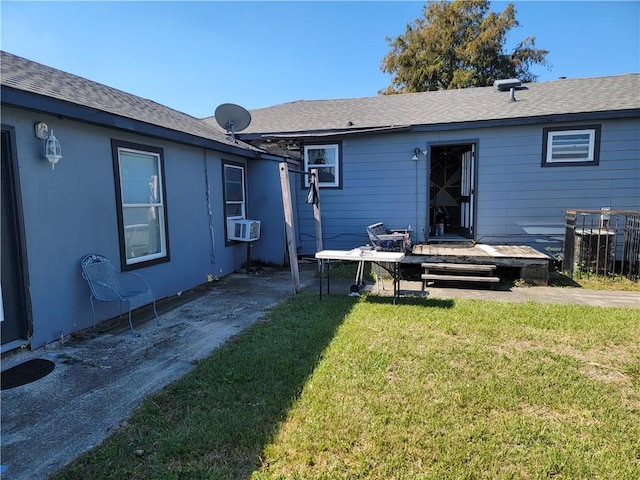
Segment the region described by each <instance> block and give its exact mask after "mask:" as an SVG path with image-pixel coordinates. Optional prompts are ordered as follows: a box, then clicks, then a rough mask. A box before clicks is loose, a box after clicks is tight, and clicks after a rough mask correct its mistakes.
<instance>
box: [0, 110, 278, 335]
mask: <svg viewBox="0 0 640 480" xmlns="http://www.w3.org/2000/svg"><path fill="white" fill-rule="evenodd" d="M39 121H44V122H46V123H48V124H49V126H50V127H53V129H54V130H55V134H56V137H57V138H58V139H59V140H60V143H61V144H62V155H63V156H62V160H61V161H60V163H59V164H58V165H57V166H56V168H55V170H54V171H52V170H51V167H50V165H49V163H48V162H47V161H46V159H44V158H43V156H42V149H43V146H42V145H43V142H42V141H41V140H38V139H37V138H36V137H35V135H34V132H33V125H34V124H35V123H36V122H39ZM2 123H3V124H6V125H10V126H13V127H14V128H15V136H16V146H17V152H15V154H16V156H17V160H18V164H19V169H20V172H19V174H20V182H21V191H22V206H23V215H24V223H25V232H24V233H25V241H26V247H27V262H28V276H29V280H30V289H29V295H30V300H31V308H32V318H33V338H32V340H31V345H32V347H33V348H37V347H39V346H41V345H43V344H45V343H48V342H51V341H53V340H56V339H59V338H60V336H61V335H68V334H70V333H73V332H75V331H78V330H81V329H83V328H86V327H90V326H91V324H92V315H91V307H90V303H89V289H88V286H87V285H86V283H85V282H84V280H83V279H82V277H81V275H80V266H79V265H80V260H81V259H82V258H83V257H84V255H86V254H88V253H92V252H95V253H101V254H104V255H106V256H108V257H110V258H111V259H112V261H113V262H114V264H115V265H116V266H117V268H119V264H120V258H119V256H120V251H119V244H118V241H119V240H118V226H117V216H116V208H117V207H116V193H115V184H114V175H113V163H112V156H111V139H112V138H115V139H118V140H123V141H128V142H134V143H138V144H141V145H149V146H155V147H160V148H162V149H163V150H164V166H165V182H166V203H167V209H168V212H167V217H168V229H169V232H168V236H169V248H170V255H171V260H170V262H167V263H162V264H158V265H155V266H151V267H146V268H141V269H138V270H136V273H138V274H140V275H141V276H143V277H144V278H145V279H146V280H147V281H148V282H149V283H150V285H151V287H152V288H153V290H154V292H155V294H156V297H157V298H163V297H168V296H171V295H175V294H177V293H178V292H181V291H183V290H186V289H189V288H192V287H195V286H197V285H200V284H203V283H205V282H206V281H207V275H212V276H213V277H222V276H224V275H227V274H229V273H231V272H233V271H235V270H237V269H238V268H240V266H241V265H242V263H243V262H244V261H245V260H246V249H245V248H244V245H242V244H239V245H238V244H236V245H229V246H226V245H225V241H224V209H223V203H222V198H223V197H222V166H221V157H220V155H219V153H217V152H214V151H206V150H204V149H201V148H194V147H189V146H184V145H179V144H173V143H171V142H167V141H164V140H161V139H156V138H147V137H142V136H138V135H131V134H128V133H126V132H120V131H114V130H106V129H103V128H99V127H95V126H90V125H85V124H81V123H78V122H74V121H71V120H61V119H58V118H54V117H50V116H46V115H39V114H35V113H32V112H26V111H23V110H18V109H13V108H4V107H3V111H2ZM225 159H226V160H233V161H235V162H240V163H242V162H246V160H244V159H243V158H241V157H234V156H229V155H225ZM205 172H206V173H205ZM206 175H208V180H209V189H210V192H209V193H210V195H209V198H210V200H211V212H212V215H211V219H212V223H211V225H210V217H209V213H208V212H209V209H208V205H207V182H206V181H205V179H206V178H207V177H206ZM278 201H279V204H280V205H281V200H280V199H278ZM271 223H274V222H271ZM211 227H212V228H213V232H214V238H213V240H212V237H211V233H210V232H211ZM274 228H275V225H274ZM96 313H97V315H98V321H100V320H103V319H107V318H110V317H113V316H115V315H117V314H118V313H119V307H118V306H117V305H116V304H106V303H100V304H98V307H97V309H96Z"/></svg>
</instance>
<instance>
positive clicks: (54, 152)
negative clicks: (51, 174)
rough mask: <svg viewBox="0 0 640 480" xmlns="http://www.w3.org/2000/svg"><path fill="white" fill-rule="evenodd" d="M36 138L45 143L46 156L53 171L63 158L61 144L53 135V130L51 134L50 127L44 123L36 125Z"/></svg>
mask: <svg viewBox="0 0 640 480" xmlns="http://www.w3.org/2000/svg"><path fill="white" fill-rule="evenodd" d="M35 131H36V137H38V138H39V139H40V140H45V142H44V156H45V157H46V159H47V160H48V161H49V163H50V164H51V170H53V169H54V168H55V166H56V163H58V161H59V160H60V159H61V158H62V147H61V146H60V142H59V141H58V139H57V138H56V136H55V135H54V134H53V128H52V129H51V132H49V126H48V125H47V124H46V123H44V122H39V123H36V125H35Z"/></svg>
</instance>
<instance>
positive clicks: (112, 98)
mask: <svg viewBox="0 0 640 480" xmlns="http://www.w3.org/2000/svg"><path fill="white" fill-rule="evenodd" d="M0 72H1V74H0V83H1V84H2V87H3V98H2V102H3V103H7V102H11V98H10V97H11V95H7V93H11V91H10V90H4V89H5V88H7V87H8V88H9V89H14V90H15V91H18V92H24V93H28V94H36V95H40V96H42V97H47V98H50V99H55V100H59V101H62V102H65V103H66V104H68V105H75V106H79V107H86V108H89V109H93V115H91V112H89V113H84V114H83V116H84V118H82V119H83V120H91V119H95V120H94V123H96V124H101V123H102V122H103V121H104V119H105V118H106V117H105V116H104V115H101V114H102V113H106V114H111V115H115V116H117V117H121V118H122V119H124V120H125V121H120V122H115V125H121V126H122V127H121V128H126V127H127V126H128V125H131V122H130V120H135V121H138V122H143V123H144V124H147V125H151V126H155V127H161V129H167V130H169V131H170V132H165V133H166V134H167V135H168V136H169V137H170V138H171V137H172V135H171V132H178V133H180V134H186V136H187V137H186V138H188V137H189V136H190V137H196V138H199V139H204V140H205V141H213V142H217V143H219V144H222V145H226V146H233V147H236V148H243V149H247V148H248V149H251V150H255V148H254V147H251V146H249V145H246V144H242V143H240V144H238V143H234V142H232V141H231V140H229V139H228V138H227V136H226V133H225V132H224V131H222V130H221V129H220V128H217V127H216V128H214V127H212V126H211V125H209V124H207V123H205V122H203V121H202V120H201V119H198V118H196V117H192V116H190V115H187V114H185V113H182V112H179V111H177V110H173V109H171V108H169V107H165V106H164V105H161V104H159V103H156V102H154V101H152V100H147V99H144V98H140V97H138V96H136V95H132V94H130V93H126V92H123V91H121V90H117V89H115V88H111V87H108V86H106V85H102V84H100V83H96V82H93V81H91V80H87V79H85V78H82V77H79V76H76V75H73V74H70V73H67V72H63V71H61V70H57V69H55V68H51V67H47V66H45V65H42V64H40V63H36V62H33V61H30V60H27V59H25V58H22V57H18V56H16V55H13V54H11V53H8V52H4V51H3V52H1V57H0ZM37 105H42V107H43V109H44V108H45V105H46V103H45V102H42V101H40V102H39V103H37V104H36V106H37ZM18 106H21V105H18ZM49 109H51V107H49ZM85 112H86V111H85ZM50 113H55V112H50ZM112 126H113V125H112ZM183 137H184V136H180V138H183Z"/></svg>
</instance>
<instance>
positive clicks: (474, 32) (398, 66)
mask: <svg viewBox="0 0 640 480" xmlns="http://www.w3.org/2000/svg"><path fill="white" fill-rule="evenodd" d="M489 3H490V2H489V1H488V0H454V1H453V2H445V1H436V0H429V2H428V4H427V5H425V6H423V7H422V15H423V16H422V17H421V18H418V19H416V20H414V21H413V22H412V23H409V24H408V25H407V28H406V31H405V33H404V34H403V35H400V36H398V37H397V38H395V39H391V38H389V37H387V42H388V43H389V46H390V47H391V51H390V52H389V53H388V54H387V55H386V56H385V57H384V59H383V60H382V65H381V67H380V69H381V70H382V71H383V72H385V73H389V74H391V75H392V79H391V85H389V86H388V87H387V88H386V89H384V90H381V91H380V92H379V93H381V94H383V95H389V94H394V93H413V92H425V91H430V90H446V89H453V88H468V87H485V86H489V85H492V84H493V81H494V80H498V79H502V78H518V79H520V80H521V81H523V82H533V81H535V80H536V79H537V76H536V75H533V74H532V73H531V72H530V71H529V68H530V67H531V66H532V65H534V64H540V65H548V64H547V61H546V56H547V53H549V52H548V51H547V50H541V49H538V48H535V37H527V38H525V39H524V40H522V41H521V42H520V43H519V44H518V45H517V46H516V47H515V48H514V49H513V51H512V52H511V53H506V52H504V48H505V42H506V36H507V33H508V32H509V30H510V29H512V28H513V27H517V26H518V25H519V23H518V21H517V20H516V10H515V7H514V6H513V4H512V3H510V4H508V5H507V7H506V8H505V9H504V11H502V12H501V13H493V12H491V11H490V10H489Z"/></svg>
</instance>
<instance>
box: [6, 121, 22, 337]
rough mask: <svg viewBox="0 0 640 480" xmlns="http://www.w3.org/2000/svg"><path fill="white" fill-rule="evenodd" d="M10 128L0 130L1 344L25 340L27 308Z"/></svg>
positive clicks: (16, 184)
mask: <svg viewBox="0 0 640 480" xmlns="http://www.w3.org/2000/svg"><path fill="white" fill-rule="evenodd" d="M12 133H13V132H12V131H11V130H4V129H3V130H2V144H1V148H0V152H1V155H0V156H1V157H2V164H1V169H0V177H1V179H0V210H1V211H2V212H1V213H2V215H1V216H2V219H1V222H2V223H1V225H0V229H1V230H0V231H1V233H2V235H1V237H2V241H1V244H0V249H1V250H0V271H1V273H2V276H1V278H0V280H1V281H0V292H1V298H0V310H1V312H0V327H1V336H2V345H6V344H8V343H11V342H14V341H16V340H27V308H26V296H25V286H24V285H25V283H24V278H25V277H24V274H23V270H22V265H23V262H22V258H23V257H22V248H21V247H22V243H21V231H22V230H21V228H20V227H19V225H20V218H19V215H20V211H19V209H18V204H19V201H18V196H17V192H18V183H17V181H16V179H17V177H16V171H15V169H14V163H13V160H14V158H13V153H14V152H13V149H12V147H13V144H12V142H11V140H12V138H11V134H12Z"/></svg>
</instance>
